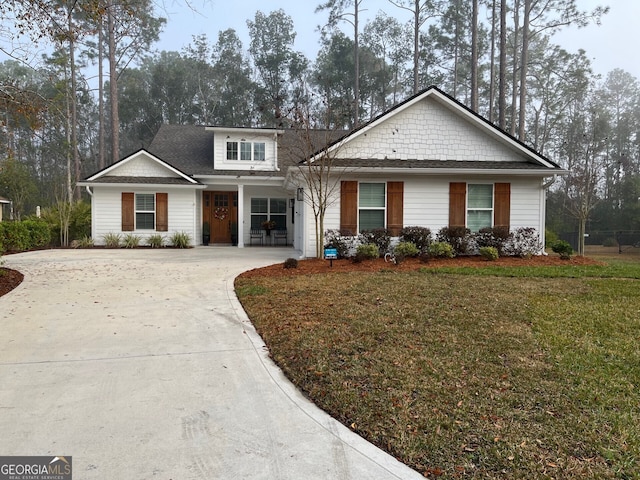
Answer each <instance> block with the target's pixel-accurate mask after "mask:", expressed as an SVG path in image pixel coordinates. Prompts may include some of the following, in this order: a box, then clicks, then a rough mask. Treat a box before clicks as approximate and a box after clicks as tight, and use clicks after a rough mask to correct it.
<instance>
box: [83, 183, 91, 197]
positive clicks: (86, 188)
mask: <svg viewBox="0 0 640 480" xmlns="http://www.w3.org/2000/svg"><path fill="white" fill-rule="evenodd" d="M84 188H85V190H86V191H87V193H88V194H89V196H90V197H93V192H92V191H91V187H90V186H89V185H87V186H86V187H84Z"/></svg>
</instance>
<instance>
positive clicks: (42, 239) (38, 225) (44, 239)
mask: <svg viewBox="0 0 640 480" xmlns="http://www.w3.org/2000/svg"><path fill="white" fill-rule="evenodd" d="M22 223H23V224H24V226H25V227H27V230H28V231H29V238H30V240H29V243H30V245H29V249H32V248H42V247H46V246H47V245H49V243H50V242H51V229H50V228H49V225H48V224H47V222H45V221H44V220H41V219H37V218H34V219H29V220H24V221H23V222H22Z"/></svg>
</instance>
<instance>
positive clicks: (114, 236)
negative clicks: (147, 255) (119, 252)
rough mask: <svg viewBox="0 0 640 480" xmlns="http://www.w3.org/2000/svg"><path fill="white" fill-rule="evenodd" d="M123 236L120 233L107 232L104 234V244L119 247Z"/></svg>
mask: <svg viewBox="0 0 640 480" xmlns="http://www.w3.org/2000/svg"><path fill="white" fill-rule="evenodd" d="M121 238H122V237H121V236H120V234H119V233H111V232H109V233H105V234H104V235H103V236H102V240H103V241H104V246H105V247H107V248H119V247H120V239H121Z"/></svg>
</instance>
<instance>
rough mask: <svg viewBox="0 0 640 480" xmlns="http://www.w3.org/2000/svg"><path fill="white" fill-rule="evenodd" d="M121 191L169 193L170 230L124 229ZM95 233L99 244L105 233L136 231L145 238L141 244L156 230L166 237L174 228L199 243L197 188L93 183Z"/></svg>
mask: <svg viewBox="0 0 640 480" xmlns="http://www.w3.org/2000/svg"><path fill="white" fill-rule="evenodd" d="M122 192H134V193H158V192H162V193H167V194H168V195H167V201H168V217H169V231H168V232H156V231H150V230H138V231H133V232H123V231H122ZM92 209H93V211H92V214H91V216H92V219H91V220H92V221H91V223H92V228H93V231H92V237H93V240H94V242H95V244H96V245H104V235H106V234H108V233H116V234H120V235H124V234H129V233H131V234H134V235H138V236H140V237H141V238H142V242H141V244H145V239H146V238H147V237H149V236H150V235H153V234H157V233H159V234H161V235H163V236H164V237H165V238H166V239H167V240H168V239H169V237H171V235H172V234H174V233H175V232H186V233H188V234H189V235H190V237H191V244H192V245H197V244H198V243H200V241H199V239H198V237H197V236H196V231H195V225H196V223H197V222H196V217H195V213H196V206H195V196H194V190H192V189H180V190H178V189H171V188H156V189H151V188H140V187H136V188H131V189H122V188H114V187H99V186H96V187H93V199H92Z"/></svg>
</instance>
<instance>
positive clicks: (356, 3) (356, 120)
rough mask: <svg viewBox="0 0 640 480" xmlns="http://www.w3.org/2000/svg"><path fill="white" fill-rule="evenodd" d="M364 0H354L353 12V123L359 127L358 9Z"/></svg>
mask: <svg viewBox="0 0 640 480" xmlns="http://www.w3.org/2000/svg"><path fill="white" fill-rule="evenodd" d="M361 1H362V0H355V1H354V2H353V4H354V6H355V11H354V12H353V30H354V31H353V54H354V57H355V58H354V63H355V79H354V85H353V96H354V103H355V105H354V110H355V115H354V118H353V125H354V127H355V128H358V125H359V123H360V118H359V117H360V47H359V44H358V43H359V35H358V9H359V8H360V2H361Z"/></svg>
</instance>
